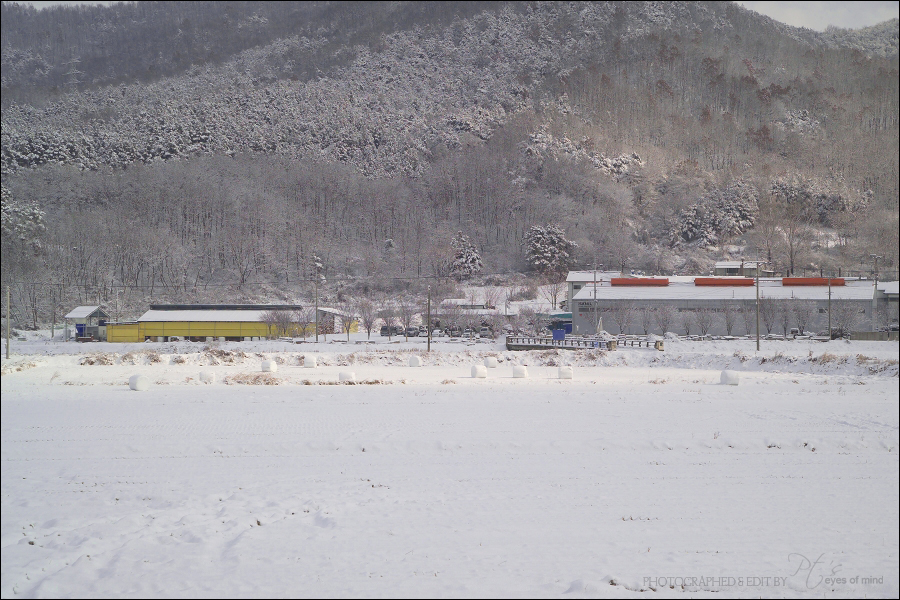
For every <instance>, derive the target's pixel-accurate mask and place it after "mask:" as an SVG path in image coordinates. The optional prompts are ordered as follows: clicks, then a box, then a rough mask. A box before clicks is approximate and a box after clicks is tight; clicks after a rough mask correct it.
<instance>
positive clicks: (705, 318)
mask: <svg viewBox="0 0 900 600" xmlns="http://www.w3.org/2000/svg"><path fill="white" fill-rule="evenodd" d="M696 315H697V317H696V319H695V322H696V323H697V328H698V329H699V330H700V335H702V336H704V337H706V335H707V334H708V333H709V330H710V328H711V327H712V325H713V321H714V320H715V316H716V313H715V311H714V310H713V309H711V308H700V309H698V310H697V313H696Z"/></svg>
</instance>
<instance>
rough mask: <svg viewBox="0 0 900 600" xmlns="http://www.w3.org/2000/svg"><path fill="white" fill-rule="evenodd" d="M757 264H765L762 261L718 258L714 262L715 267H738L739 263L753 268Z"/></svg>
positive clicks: (739, 266)
mask: <svg viewBox="0 0 900 600" xmlns="http://www.w3.org/2000/svg"><path fill="white" fill-rule="evenodd" d="M758 264H765V263H763V261H755V260H744V261H741V260H720V261H717V262H716V268H717V269H740V268H741V265H744V266H745V267H750V268H753V267H755V266H756V265H758Z"/></svg>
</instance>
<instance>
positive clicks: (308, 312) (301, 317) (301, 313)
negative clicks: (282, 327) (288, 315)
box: [294, 306, 316, 339]
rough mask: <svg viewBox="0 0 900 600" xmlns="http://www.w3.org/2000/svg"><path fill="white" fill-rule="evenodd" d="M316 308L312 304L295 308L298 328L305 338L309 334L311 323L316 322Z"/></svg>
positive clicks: (295, 319)
mask: <svg viewBox="0 0 900 600" xmlns="http://www.w3.org/2000/svg"><path fill="white" fill-rule="evenodd" d="M314 311H315V309H314V308H313V307H311V306H306V307H303V308H298V309H296V310H294V322H295V323H297V329H299V330H300V333H302V334H303V339H306V336H307V335H309V331H310V327H309V326H310V325H312V324H313V323H315V322H316V315H315V313H314Z"/></svg>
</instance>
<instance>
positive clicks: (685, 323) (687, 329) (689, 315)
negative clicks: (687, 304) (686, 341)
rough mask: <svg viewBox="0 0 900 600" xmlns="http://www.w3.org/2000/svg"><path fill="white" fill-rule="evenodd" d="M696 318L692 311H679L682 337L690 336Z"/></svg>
mask: <svg viewBox="0 0 900 600" xmlns="http://www.w3.org/2000/svg"><path fill="white" fill-rule="evenodd" d="M695 320H696V317H695V316H694V313H693V311H690V310H683V311H681V326H682V327H683V328H684V335H691V329H692V328H693V327H694V322H695Z"/></svg>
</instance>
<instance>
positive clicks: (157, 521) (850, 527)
mask: <svg viewBox="0 0 900 600" xmlns="http://www.w3.org/2000/svg"><path fill="white" fill-rule="evenodd" d="M30 337H32V338H33V339H32V340H31V341H27V342H14V346H13V350H14V352H15V354H14V356H13V357H12V358H11V359H10V360H5V359H4V360H3V367H2V369H3V377H2V380H0V381H2V457H0V459H2V460H0V462H2V519H0V526H2V585H0V593H2V596H3V598H12V597H14V596H20V597H87V596H90V597H97V596H115V597H147V596H154V597H156V596H162V597H176V596H177V597H215V596H218V597H232V596H235V597H257V596H328V597H333V596H366V597H370V596H372V597H381V596H404V597H413V596H428V597H434V596H481V595H487V596H504V597H506V596H515V597H519V596H541V597H556V596H561V595H573V596H576V597H580V596H586V597H595V596H600V597H620V596H635V597H637V596H640V597H644V598H645V597H648V596H650V597H657V596H658V597H672V596H677V597H694V596H707V597H718V598H721V597H734V596H740V597H751V596H753V597H758V596H765V597H770V596H775V597H825V596H827V597H835V596H836V597H881V598H883V597H897V596H898V594H900V588H898V576H900V574H898V570H900V569H898V529H900V523H898V503H900V497H898V496H900V494H898V472H900V468H898V467H900V465H898V446H900V435H898V425H900V423H898V421H900V416H898V396H900V391H898V358H900V356H898V355H900V352H898V345H897V344H896V343H885V342H851V343H847V342H828V343H818V342H763V350H762V352H760V353H759V354H756V352H755V344H754V343H753V342H749V341H735V342H708V343H702V342H677V341H674V342H673V341H668V340H667V342H666V351H665V352H655V351H653V350H644V349H641V350H637V349H635V350H619V351H617V352H612V353H608V354H603V353H567V352H557V351H545V352H518V353H517V352H507V351H506V350H504V349H503V345H502V343H501V342H499V341H498V342H488V343H479V344H475V345H472V346H466V345H464V344H461V343H450V342H443V341H442V342H437V343H435V345H434V349H433V352H432V353H431V354H430V355H427V356H425V355H424V354H423V353H422V352H421V351H422V350H424V342H420V341H418V340H414V341H410V342H408V343H407V342H405V341H404V342H401V343H397V344H388V343H381V342H382V339H381V338H373V340H375V341H377V342H378V343H376V344H371V345H369V346H366V345H364V344H355V343H351V344H346V343H332V342H329V343H321V344H318V345H316V344H313V343H309V344H303V345H300V346H296V345H290V344H280V343H269V342H258V343H234V344H232V343H224V344H220V345H218V347H217V348H213V349H212V351H204V350H203V348H204V347H205V344H191V343H177V344H134V345H121V344H96V343H95V344H89V345H79V344H74V343H56V342H46V341H41V339H40V336H39V335H38V336H35V335H30ZM45 337H46V336H45ZM344 339H345V338H344ZM358 339H364V336H354V340H353V341H357V340H358ZM385 342H386V340H385ZM305 353H309V354H315V355H316V356H317V358H318V362H319V366H318V367H317V368H315V369H309V368H304V367H302V366H300V365H299V364H298V361H299V359H300V357H301V356H302V355H303V354H305ZM414 355H415V356H422V357H423V359H424V363H425V366H423V367H420V368H412V367H409V366H407V365H408V360H409V358H410V357H411V356H414ZM485 356H495V357H496V358H497V359H498V361H499V366H498V368H496V369H489V375H488V378H487V379H473V378H471V376H470V367H471V366H472V365H473V364H480V363H481V362H482V360H483V358H484V357H485ZM263 359H271V360H276V361H281V364H279V366H278V371H277V372H276V373H273V374H262V373H261V372H260V364H261V361H262V360H263ZM82 363H84V364H82ZM88 363H94V364H88ZM103 363H111V364H103ZM513 364H524V365H528V370H529V374H530V377H529V378H528V379H513V378H512V376H511V375H512V365H513ZM559 364H571V365H574V373H575V378H574V379H573V380H559V379H558V378H557V365H559ZM725 368H727V369H733V370H735V371H738V372H739V375H740V385H738V386H737V387H733V386H723V385H720V384H719V379H720V373H721V370H722V369H725ZM200 371H205V372H212V373H215V375H216V383H214V384H203V383H200V381H199V373H200ZM341 371H353V372H355V374H356V378H357V380H358V381H366V382H367V383H368V384H362V385H353V386H349V385H331V384H336V383H337V382H338V374H339V372H341ZM134 374H145V375H147V376H148V377H149V378H150V380H151V382H153V384H152V385H151V388H150V390H148V391H145V392H134V391H130V390H129V388H128V385H127V380H128V377H129V376H131V375H134ZM242 381H243V382H251V383H240V382H242ZM252 382H256V383H266V382H268V383H272V384H277V385H254V384H253V383H252ZM662 578H665V579H662ZM864 578H875V579H874V580H869V579H864ZM670 584H672V585H673V587H670ZM642 590H643V592H641V591H642Z"/></svg>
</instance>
